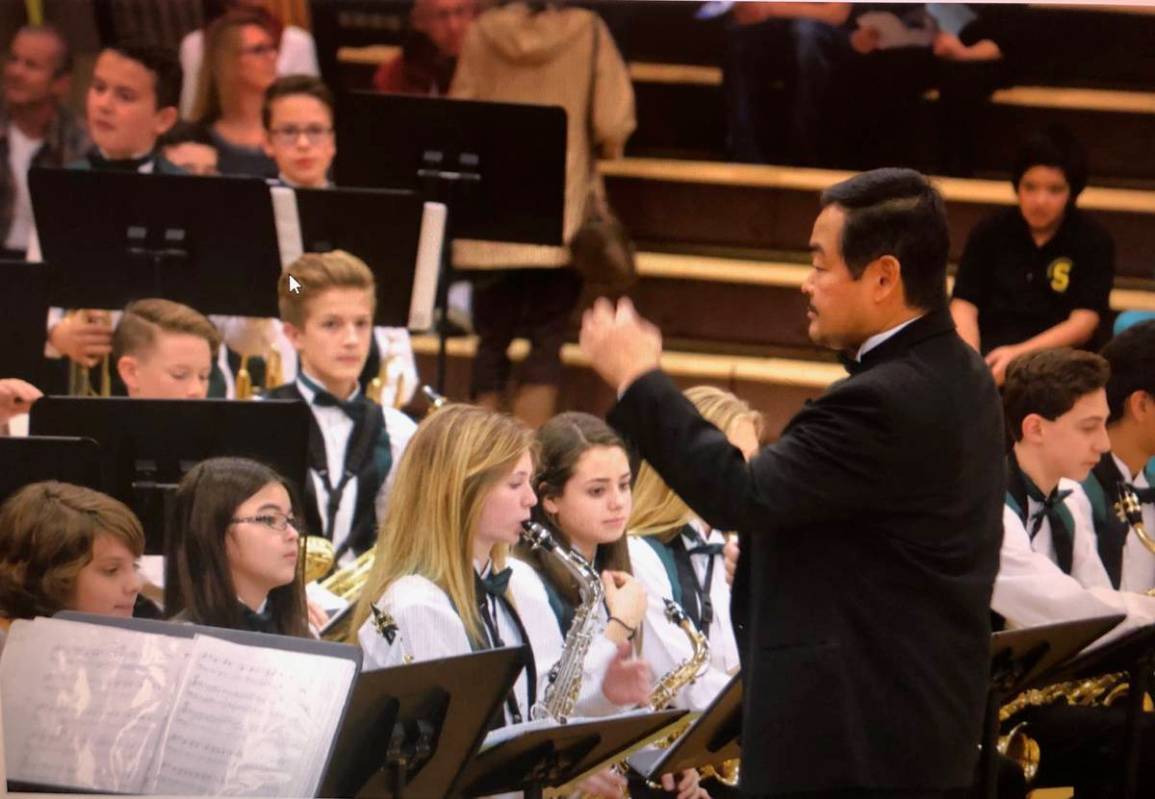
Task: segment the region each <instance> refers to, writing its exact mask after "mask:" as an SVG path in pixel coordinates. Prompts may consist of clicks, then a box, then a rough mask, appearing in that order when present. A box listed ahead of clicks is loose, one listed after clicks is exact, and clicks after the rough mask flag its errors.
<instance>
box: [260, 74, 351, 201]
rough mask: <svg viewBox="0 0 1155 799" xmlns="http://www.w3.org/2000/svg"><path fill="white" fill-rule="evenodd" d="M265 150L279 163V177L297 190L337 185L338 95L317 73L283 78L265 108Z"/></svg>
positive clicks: (267, 97) (272, 88)
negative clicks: (332, 170)
mask: <svg viewBox="0 0 1155 799" xmlns="http://www.w3.org/2000/svg"><path fill="white" fill-rule="evenodd" d="M261 119H262V121H263V122H264V124H265V153H266V154H267V155H268V156H269V157H270V158H272V159H273V160H274V161H276V162H277V171H278V175H277V178H278V180H279V181H280V182H281V183H282V184H284V185H286V186H292V187H293V188H302V189H326V188H329V187H330V186H332V185H333V184H332V182H331V181H330V180H329V166H330V165H331V164H332V163H333V157H334V156H335V155H336V154H337V145H336V141H335V139H334V136H333V93H332V92H330V91H329V88H328V87H327V86H326V85H325V84H324V83H322V82H321V80H320V79H319V78H315V77H313V76H312V75H289V76H287V77H284V78H279V79H278V80H277V81H276V82H275V83H273V85H272V86H270V87H269V88H268V90H267V91H266V92H265V103H264V106H263V107H262V108H261Z"/></svg>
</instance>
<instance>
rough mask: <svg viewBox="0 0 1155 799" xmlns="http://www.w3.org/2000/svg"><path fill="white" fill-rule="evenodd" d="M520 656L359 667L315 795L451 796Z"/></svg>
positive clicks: (514, 652) (501, 653)
mask: <svg viewBox="0 0 1155 799" xmlns="http://www.w3.org/2000/svg"><path fill="white" fill-rule="evenodd" d="M526 657H527V650H526V648H525V647H514V648H503V649H492V650H486V651H483V652H475V653H472V654H469V655H461V656H459V657H452V658H444V659H441V660H428V661H422V662H420V663H413V664H409V665H405V666H397V667H395V668H390V669H382V670H379V671H367V672H363V673H362V674H361V676H360V678H359V679H358V680H357V685H356V686H355V688H354V689H353V699H352V701H351V702H350V711H349V715H348V717H347V718H346V722H345V724H344V725H343V726H342V729H341V732H340V734H339V735H338V738H337V742H336V747H335V751H334V755H333V759H332V761H331V762H330V764H329V770H328V772H327V773H326V776H325V779H324V781H323V782H322V785H321V794H320V795H321V796H331V797H348V798H349V799H352V797H365V798H368V797H393V799H400V797H401V796H402V795H411V796H451V795H453V791H454V787H455V786H456V784H457V782H458V780H459V779H460V776H461V773H462V772H463V771H464V770H465V764H466V762H468V760H469V759H470V758H471V757H472V756H473V754H474V752H476V751H477V748H478V746H480V744H481V742H482V740H483V739H484V737H485V733H486V730H487V729H488V727H489V723H490V720H491V719H492V718H493V716H494V713H497V712H500V710H501V705H502V701H503V699H504V697H505V696H506V695H507V694H508V693H509V691H510V689H511V688H512V687H513V684H514V682H515V681H516V680H517V675H518V674H519V673H520V672H521V670H522V668H523V666H524V663H525V658H526Z"/></svg>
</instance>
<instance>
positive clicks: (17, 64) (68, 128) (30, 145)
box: [0, 25, 91, 260]
mask: <svg viewBox="0 0 1155 799" xmlns="http://www.w3.org/2000/svg"><path fill="white" fill-rule="evenodd" d="M71 76H72V51H71V49H70V48H69V46H68V42H67V41H65V39H64V37H63V36H61V34H60V32H59V31H58V30H56V29H55V28H53V27H50V26H48V25H41V26H34V25H29V26H26V27H23V28H21V29H20V30H19V31H17V32H16V35H15V36H14V37H13V38H12V42H11V44H9V45H8V58H7V60H6V61H5V62H4V77H3V98H2V99H3V103H2V105H0V237H3V238H0V257H3V258H15V259H19V260H23V259H24V255H25V251H26V250H27V249H28V239H29V236H30V235H31V234H32V228H33V224H32V201H31V199H30V196H29V193H28V169H29V167H33V166H64V165H65V164H67V163H69V162H71V161H75V160H76V159H77V158H80V157H81V156H82V155H84V153H85V152H86V151H87V150H88V148H89V147H90V146H91V143H90V142H89V140H88V133H87V132H86V131H85V129H84V125H83V124H82V123H81V122H80V120H78V119H77V118H76V117H75V115H74V114H73V113H72V111H71V110H70V109H69V108H68V107H67V106H66V105H64V101H65V99H66V98H67V96H68V89H69V83H70V81H71Z"/></svg>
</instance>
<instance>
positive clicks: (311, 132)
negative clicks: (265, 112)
mask: <svg viewBox="0 0 1155 799" xmlns="http://www.w3.org/2000/svg"><path fill="white" fill-rule="evenodd" d="M269 134H270V135H271V136H272V137H273V141H275V142H276V143H277V144H280V145H292V144H296V143H297V140H298V139H299V138H301V136H302V135H303V136H304V137H305V138H306V139H308V141H309V144H321V143H322V142H324V141H325V140H327V139H328V138H329V137H330V136H332V135H333V129H332V128H325V127H322V126H320V125H309V126H308V127H304V128H298V127H295V126H292V125H290V126H288V127H284V128H273V129H272V130H270V131H269Z"/></svg>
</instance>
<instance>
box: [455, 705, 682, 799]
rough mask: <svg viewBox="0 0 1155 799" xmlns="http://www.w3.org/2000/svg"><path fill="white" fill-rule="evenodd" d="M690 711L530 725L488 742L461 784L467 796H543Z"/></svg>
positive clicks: (667, 727)
mask: <svg viewBox="0 0 1155 799" xmlns="http://www.w3.org/2000/svg"><path fill="white" fill-rule="evenodd" d="M685 715H686V711H684V710H662V711H659V712H656V713H631V714H626V715H621V716H608V717H605V718H598V719H588V720H573V721H570V722H569V723H568V724H561V725H553V724H550V725H541V726H539V725H534V724H532V723H531V724H527V725H524V726H525V727H526V729H524V730H522V731H516V732H515V730H514V729H512V728H511V729H510V730H508V731H507V732H508V733H511V735H509V737H506V738H504V740H502V741H501V742H500V743H497V744H496V745H493V746H488V747H483V748H482V750H481V752H479V753H478V755H477V757H475V758H474V759H473V760H471V761H470V762H469V764H468V766H467V768H466V772H465V775H464V777H463V778H462V780H461V782H460V783H459V785H460V788H461V790H460V791H459V793H460V795H462V796H487V795H489V794H494V793H505V792H507V791H524V792H525V794H526V796H527V797H531V796H540V795H541V792H542V788H545V787H560V786H563V785H568V784H570V783H572V782H574V781H576V780H580V779H583V778H585V777H586V776H588V775H590V774H592V773H594V772H596V771H600V770H601V769H602V768H605V767H606V766H608V765H609V764H610V763H612V762H614V761H616V760H618V759H620V758H622V757H624V756H625V755H626V754H628V753H630V752H632V751H633V750H635V749H638V748H641V747H642V746H645V745H646V744H648V743H649V742H650V741H652V740H656V739H658V738H661V737H662V736H664V735H666V734H668V732H669V731H670V729H671V728H672V727H673V726H674V725H676V724H677V723H678V722H679V721H680V720H681V719H682V717H684V716H685Z"/></svg>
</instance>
